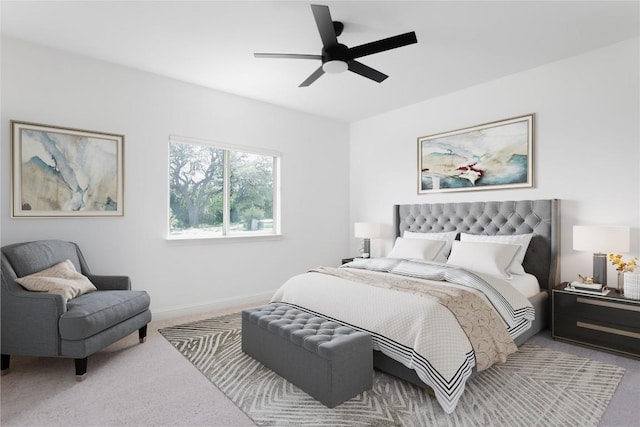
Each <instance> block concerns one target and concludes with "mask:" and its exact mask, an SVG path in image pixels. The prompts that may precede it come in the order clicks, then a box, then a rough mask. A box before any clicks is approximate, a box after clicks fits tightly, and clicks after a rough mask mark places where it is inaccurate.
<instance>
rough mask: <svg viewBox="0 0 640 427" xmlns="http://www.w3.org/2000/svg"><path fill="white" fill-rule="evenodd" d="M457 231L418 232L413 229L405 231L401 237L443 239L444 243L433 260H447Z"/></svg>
mask: <svg viewBox="0 0 640 427" xmlns="http://www.w3.org/2000/svg"><path fill="white" fill-rule="evenodd" d="M457 234H458V232H457V231H445V232H444V233H418V232H415V231H408V230H407V231H405V232H404V233H403V234H402V237H404V238H405V239H428V240H444V242H445V244H444V247H443V248H442V250H441V251H440V254H439V255H438V257H437V258H436V260H435V261H438V262H447V257H448V256H449V254H450V253H451V246H452V245H453V241H454V240H456V235H457Z"/></svg>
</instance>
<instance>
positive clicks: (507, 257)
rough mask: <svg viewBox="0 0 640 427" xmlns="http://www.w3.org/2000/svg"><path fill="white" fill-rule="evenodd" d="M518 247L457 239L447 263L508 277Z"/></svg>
mask: <svg viewBox="0 0 640 427" xmlns="http://www.w3.org/2000/svg"><path fill="white" fill-rule="evenodd" d="M518 249H520V245H509V244H504V243H490V242H459V241H455V242H453V247H452V248H451V255H449V259H448V260H447V264H448V265H455V266H458V267H462V268H465V269H468V270H473V271H476V272H478V273H486V274H491V275H492V276H496V277H500V278H502V279H508V278H510V277H511V275H510V274H509V271H508V269H507V267H509V264H511V262H512V261H513V258H514V257H515V255H516V253H517V252H518Z"/></svg>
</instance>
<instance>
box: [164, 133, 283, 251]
mask: <svg viewBox="0 0 640 427" xmlns="http://www.w3.org/2000/svg"><path fill="white" fill-rule="evenodd" d="M171 143H178V144H196V145H206V146H209V147H213V148H217V149H220V150H223V151H224V170H223V178H222V180H223V190H222V194H223V202H222V209H223V213H222V235H213V234H211V233H207V232H202V233H190V234H180V235H178V234H171V225H170V218H171V197H170V195H171V182H169V180H168V181H167V190H168V193H167V221H166V224H167V234H166V239H167V240H199V239H217V240H227V239H270V238H274V237H281V236H282V234H281V221H280V207H281V203H280V198H281V195H280V163H281V160H282V154H281V153H280V152H278V151H275V150H269V149H264V148H256V147H250V146H244V145H236V144H227V143H223V142H217V141H209V140H204V139H197V138H188V137H183V136H175V135H170V136H169V142H168V144H167V148H168V150H167V177H169V171H170V167H171V165H170V162H171V159H170V155H171V150H170V148H169V147H170V145H171ZM231 151H235V152H241V153H246V154H254V155H259V156H265V157H271V158H273V231H272V232H269V233H246V234H245V233H230V231H229V229H230V208H231V190H230V186H229V184H230V177H231V169H230V168H231V165H230V162H229V158H230V152H231Z"/></svg>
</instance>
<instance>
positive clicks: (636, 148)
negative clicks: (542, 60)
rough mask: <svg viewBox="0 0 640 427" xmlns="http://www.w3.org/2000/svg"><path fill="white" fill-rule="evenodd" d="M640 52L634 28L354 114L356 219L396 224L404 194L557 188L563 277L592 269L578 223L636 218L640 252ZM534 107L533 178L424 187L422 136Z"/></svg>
mask: <svg viewBox="0 0 640 427" xmlns="http://www.w3.org/2000/svg"><path fill="white" fill-rule="evenodd" d="M638 52H639V40H638V39H637V38H636V39H632V40H628V41H625V42H622V43H618V44H615V45H611V46H609V47H605V48H602V49H599V50H596V51H592V52H589V53H586V54H583V55H580V56H576V57H572V58H568V59H565V60H562V61H558V62H555V63H551V64H548V65H545V66H541V67H539V68H536V69H532V70H529V71H526V72H522V73H518V74H515V75H511V76H508V77H505V78H501V79H499V80H495V81H492V82H489V83H486V84H482V85H478V86H475V87H471V88H468V89H465V90H461V91H459V92H456V93H452V94H449V95H446V96H442V97H439V98H436V99H431V100H428V101H425V102H422V103H419V104H416V105H412V106H409V107H406V108H403V109H399V110H395V111H393V112H390V113H388V114H383V115H380V116H377V117H373V118H370V119H366V120H362V121H359V122H357V123H354V124H352V126H351V166H350V180H351V181H350V182H351V198H350V200H351V222H354V221H378V222H381V223H383V224H386V225H387V231H388V233H391V225H392V220H393V218H392V208H391V206H392V205H394V204H398V203H430V202H436V203H437V202H462V201H478V200H518V199H546V198H557V199H561V276H562V277H561V278H562V279H563V280H575V279H576V278H577V274H578V273H582V274H585V273H590V272H591V266H592V263H591V259H592V255H591V254H588V253H579V252H575V251H573V250H572V226H573V225H576V224H584V225H587V224H609V225H625V226H630V227H632V234H631V237H632V246H631V252H632V254H635V255H638V253H640V244H639V227H640V193H639V190H638V184H639V183H640V168H639V164H640V133H639V129H640V120H639V117H640V86H639V80H640V77H639V76H640V69H639V53H638ZM468 71H469V72H473V69H469V70H468ZM424 73H425V74H426V75H428V73H429V70H428V69H426V70H424ZM529 113H535V115H536V124H535V146H534V147H535V154H534V162H535V167H534V169H535V187H534V188H532V189H518V190H499V191H476V192H461V193H440V194H429V195H418V194H417V138H418V137H420V136H426V135H432V134H436V133H440V132H444V131H449V130H455V129H461V128H465V127H468V126H473V125H477V124H482V123H487V122H492V121H496V120H501V119H506V118H510V117H515V116H519V115H524V114H529ZM351 244H352V251H353V252H355V250H356V248H357V241H355V240H354V239H352V243H351ZM391 244H392V238H391V237H390V235H389V236H388V237H387V239H385V240H377V241H373V242H372V253H373V255H374V256H375V255H376V254H380V253H385V251H388V250H389V248H390V247H391ZM608 270H609V277H608V282H609V284H610V285H611V284H615V283H616V282H615V280H616V279H615V271H614V269H613V268H611V267H609V269H608Z"/></svg>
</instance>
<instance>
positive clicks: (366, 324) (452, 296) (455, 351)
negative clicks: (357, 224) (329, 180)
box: [272, 199, 559, 413]
mask: <svg viewBox="0 0 640 427" xmlns="http://www.w3.org/2000/svg"><path fill="white" fill-rule="evenodd" d="M393 209H394V214H393V216H394V230H395V235H396V242H395V245H394V248H393V250H392V251H391V253H390V254H389V255H388V257H387V258H379V259H371V260H354V262H352V263H349V264H346V265H344V266H342V267H341V268H339V269H331V268H319V269H314V270H312V271H310V272H307V273H304V274H301V275H298V276H295V277H293V278H291V279H290V280H288V281H287V282H286V283H285V284H284V285H283V286H282V287H281V288H280V289H278V291H277V292H276V293H275V294H274V296H273V298H272V302H284V303H287V304H290V305H292V306H295V307H297V308H299V309H301V310H304V311H308V312H310V313H314V314H317V315H319V316H323V317H325V318H328V319H331V320H333V321H336V322H338V323H342V324H344V325H347V326H350V327H353V328H356V329H359V330H363V331H366V332H369V333H370V334H372V336H373V338H374V350H375V351H374V366H375V367H376V369H379V370H381V371H384V372H387V373H389V374H392V375H394V376H397V377H400V378H402V379H404V380H406V381H409V382H411V383H413V384H416V385H418V386H421V387H425V388H429V389H432V390H433V393H434V394H435V397H436V398H437V400H438V402H439V403H440V405H441V406H442V407H443V409H444V410H445V412H447V413H451V412H453V411H454V410H455V406H456V404H457V402H458V400H459V398H460V396H461V395H462V393H463V391H464V385H465V383H466V381H467V380H468V379H469V378H471V377H472V376H473V375H475V374H476V373H477V371H478V370H481V369H485V368H486V367H488V366H490V365H491V364H493V363H497V362H500V361H504V360H505V358H506V357H507V355H508V354H509V353H511V352H513V351H515V348H516V346H519V345H521V344H522V343H524V342H525V341H527V340H528V339H529V338H530V337H531V336H533V335H535V334H536V333H538V332H539V331H540V330H542V329H543V328H544V327H545V326H546V325H547V323H548V320H549V313H550V309H549V308H550V307H549V306H550V299H549V295H550V293H551V288H552V287H553V286H554V284H556V283H558V229H559V227H558V225H559V220H558V218H559V202H558V200H554V199H551V200H520V201H499V202H469V203H436V204H410V205H396V206H394V208H393ZM442 236H446V239H445V238H444V237H442ZM451 236H455V241H453V242H451V241H450V240H451ZM478 236H484V237H478ZM524 237H526V239H525V240H526V243H527V244H520V243H519V242H522V239H523V238H524ZM425 238H426V239H425ZM417 240H426V241H423V242H420V243H418V242H417ZM438 240H448V241H449V242H448V244H449V245H450V246H451V249H447V251H449V250H450V252H447V251H445V248H446V246H447V243H434V242H436V241H438ZM496 240H497V241H496ZM427 241H428V242H427ZM401 243H402V244H403V245H409V246H405V247H404V249H403V248H402V247H401V246H402V245H401ZM416 245H418V246H420V248H421V249H420V250H422V251H423V252H421V253H425V254H426V253H427V252H429V255H424V257H425V259H424V260H422V259H421V260H418V259H415V258H416V257H410V256H409V255H411V254H413V252H412V251H413V250H412V249H411V250H408V251H407V250H406V247H409V248H413V247H414V246H416ZM425 248H427V249H425ZM470 249H471V250H472V251H471V252H469V253H471V254H476V255H474V258H473V260H472V264H471V265H472V266H473V269H466V268H460V267H459V265H458V264H457V261H459V260H461V259H468V258H461V256H462V255H461V254H463V253H465V252H464V251H468V250H470ZM424 251H426V252H424ZM493 251H495V254H498V255H495V254H493ZM519 251H522V253H521V257H520V261H519V262H521V267H519V268H521V269H523V270H524V271H522V272H519V271H516V270H517V269H516V264H518V263H517V262H516V259H517V258H518V252H519ZM436 253H437V256H436V255H435V254H436ZM486 253H490V254H489V255H486ZM443 254H445V255H449V261H446V258H442V255H443ZM465 256H468V254H467V255H465ZM476 256H477V258H476ZM485 256H487V257H489V258H491V260H494V259H496V258H497V259H502V258H503V259H504V260H507V259H508V260H509V261H500V262H497V264H500V263H502V264H504V265H502V264H501V265H499V266H498V267H494V266H493V265H492V263H491V262H485V261H482V262H480V261H479V260H482V259H483V257H485ZM489 258H487V259H489ZM453 261H456V264H452V262H453ZM476 261H477V262H476ZM512 261H513V262H512ZM465 262H466V261H460V265H465V266H466V264H465ZM473 262H476V264H473ZM492 262H493V261H492ZM518 265H519V264H518ZM494 268H497V269H498V270H496V271H497V272H495V273H494ZM485 269H488V270H487V271H485ZM510 273H513V274H510ZM501 274H504V276H502V275H501ZM443 279H446V280H447V281H448V282H447V283H446V286H443V285H445V282H444V281H443ZM512 279H517V280H512ZM520 281H524V282H527V283H528V285H527V286H528V290H527V291H526V292H523V291H521V290H515V289H516V284H517V283H520ZM532 281H533V283H535V285H534V287H535V289H532V287H531V282H532ZM449 282H451V283H449ZM518 286H519V285H518ZM416 293H420V295H421V296H425V297H426V298H416ZM436 297H437V298H441V299H440V300H439V301H438V302H434V301H433V300H434V299H435V298H436ZM481 300H482V301H484V302H481ZM465 304H468V307H465ZM471 307H473V309H472V308H471ZM452 313H454V315H453V316H454V317H452ZM467 316H478V318H477V319H475V318H474V319H471V317H469V318H467ZM482 316H484V317H482ZM450 318H451V319H450ZM452 319H453V320H452ZM496 319H497V320H496ZM498 323H499V324H501V325H502V327H499V326H497V324H498ZM478 324H480V325H483V327H481V328H478V327H477V325H478ZM474 325H475V326H474ZM487 325H490V326H487ZM479 335H483V336H482V338H479ZM485 335H486V336H485ZM487 343H491V345H492V346H494V345H495V348H491V349H489V350H486V349H487V347H488V345H489V344H487ZM485 350H486V351H485ZM485 353H488V354H489V356H486V354H485ZM479 367H480V368H481V369H479ZM480 374H481V372H480Z"/></svg>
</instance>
